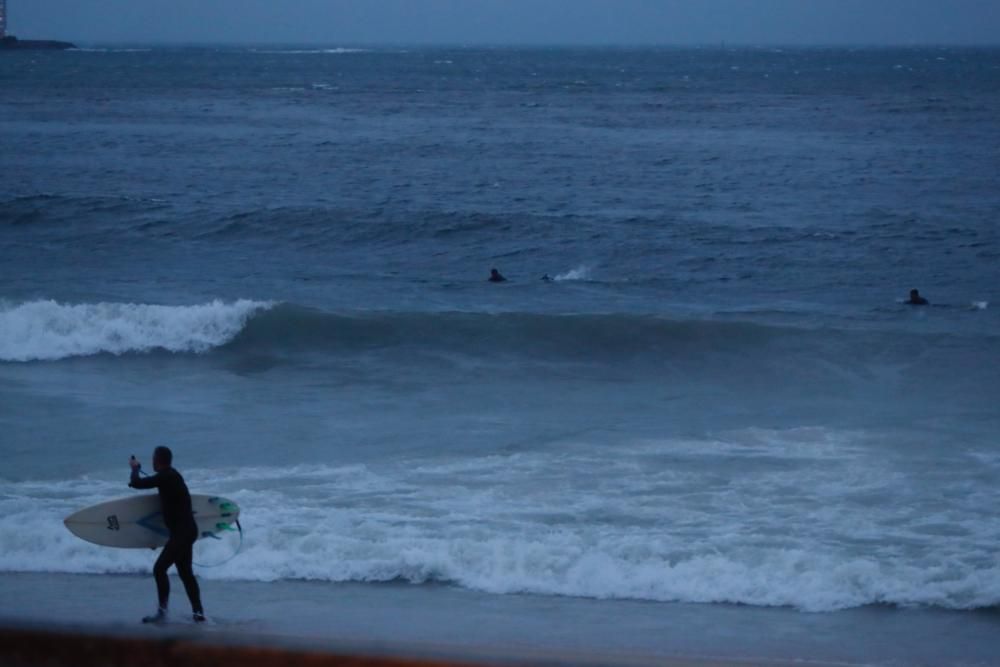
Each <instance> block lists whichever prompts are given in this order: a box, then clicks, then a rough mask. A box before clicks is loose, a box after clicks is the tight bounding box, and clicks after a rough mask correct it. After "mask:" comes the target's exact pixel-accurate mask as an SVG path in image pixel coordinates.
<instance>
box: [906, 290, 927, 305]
mask: <svg viewBox="0 0 1000 667" xmlns="http://www.w3.org/2000/svg"><path fill="white" fill-rule="evenodd" d="M904 303H907V304H909V305H911V306H928V305H930V302H929V301H928V300H927V299H925V298H924V297H922V296H920V292H919V291H918V290H915V289H911V290H910V298H909V299H908V300H907V301H905V302H904Z"/></svg>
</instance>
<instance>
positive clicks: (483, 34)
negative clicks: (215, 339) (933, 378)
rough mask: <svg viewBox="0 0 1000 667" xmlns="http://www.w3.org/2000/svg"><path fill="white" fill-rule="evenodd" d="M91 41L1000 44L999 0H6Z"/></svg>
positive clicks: (50, 31)
mask: <svg viewBox="0 0 1000 667" xmlns="http://www.w3.org/2000/svg"><path fill="white" fill-rule="evenodd" d="M7 3H8V13H9V15H10V20H9V23H10V32H12V33H13V34H16V35H20V36H21V37H24V38H32V37H43V38H55V39H69V40H76V41H80V42H102V41H110V42H195V43H233V42H242V43H258V42H278V43H321V44H361V43H368V44H372V43H375V44H377V43H409V44H425V43H443V44H622V45H628V44H713V43H718V42H721V41H726V42H729V43H751V44H915V43H925V44H926V43H932V44H997V43H1000V0H7Z"/></svg>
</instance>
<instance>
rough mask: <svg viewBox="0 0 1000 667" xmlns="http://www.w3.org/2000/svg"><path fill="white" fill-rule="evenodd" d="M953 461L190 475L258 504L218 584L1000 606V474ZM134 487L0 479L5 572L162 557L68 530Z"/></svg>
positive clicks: (815, 442) (800, 439) (543, 458)
mask: <svg viewBox="0 0 1000 667" xmlns="http://www.w3.org/2000/svg"><path fill="white" fill-rule="evenodd" d="M768 443H772V446H767V445H768ZM838 447H843V450H844V451H843V455H842V456H840V457H838V456H837V448H838ZM726 461H729V462H731V463H732V464H733V465H732V466H729V467H727V466H726V464H725V462H726ZM991 461H992V459H991V460H989V461H988V460H986V459H983V460H981V461H979V463H980V474H981V475H983V476H984V479H985V478H986V477H989V478H990V479H992V478H993V476H995V475H996V474H997V473H998V471H1000V462H997V461H992V462H991ZM945 473H947V471H945V470H935V471H934V472H933V475H934V476H935V477H934V484H930V485H929V484H927V483H926V480H924V481H921V480H916V479H912V478H911V477H910V474H909V473H907V474H903V473H902V472H901V471H900V470H898V469H897V468H895V467H893V466H892V465H889V464H888V463H887V462H886V461H885V460H884V456H883V454H882V452H881V450H875V451H874V452H872V451H869V450H867V449H866V448H865V445H864V440H863V439H859V436H855V435H853V434H851V433H844V432H840V433H836V432H824V431H823V430H822V429H795V430H791V431H785V432H782V431H765V430H754V431H750V432H747V433H746V434H744V435H742V436H741V434H740V433H736V432H734V433H728V434H727V435H726V437H725V438H723V439H720V440H681V441H677V440H671V441H659V442H658V443H657V442H654V441H645V442H642V443H638V444H635V445H628V446H617V447H616V448H615V451H614V452H613V454H612V453H610V452H609V451H608V449H607V448H606V447H599V446H585V445H580V446H576V447H573V448H570V449H561V450H559V451H551V452H543V451H536V452H520V453H516V454H511V455H501V454H491V455H485V456H471V457H468V458H465V459H455V458H454V457H447V458H440V459H437V458H423V459H413V460H399V461H393V462H391V463H381V464H370V465H360V464H354V465H350V466H301V465H300V466H293V467H284V468H272V467H257V468H236V469H227V470H219V471H207V470H191V471H185V475H186V477H187V479H188V482H189V484H190V485H191V488H192V491H194V492H212V493H220V494H223V495H225V496H227V497H230V498H233V499H234V500H236V501H237V502H238V503H240V505H241V507H242V512H243V513H242V517H241V520H242V523H243V526H244V528H245V529H246V535H245V542H244V545H243V550H242V552H241V553H240V555H239V556H238V557H237V558H235V559H233V560H231V561H228V562H225V563H222V561H224V560H225V559H226V558H228V556H229V555H230V554H231V553H232V549H233V548H234V544H233V542H232V540H231V539H230V540H229V541H228V542H223V543H215V542H204V543H199V546H198V550H197V552H196V560H197V561H198V562H202V563H222V564H221V565H220V566H219V567H213V568H208V569H202V570H199V575H200V576H204V577H208V578H214V579H236V580H253V581H275V580H284V579H307V580H321V581H330V582H345V581H362V582H369V581H391V580H397V579H398V580H405V581H410V582H414V583H421V582H427V581H443V582H450V583H454V584H457V585H460V586H463V587H467V588H470V589H475V590H480V591H485V592H490V593H498V594H509V593H537V594H550V595H566V596H581V597H592V598H627V599H640V600H656V601H683V602H727V603H740V604H750V605H765V606H775V605H781V606H791V607H796V608H799V609H802V610H807V611H828V610H836V609H843V608H849V607H855V606H860V605H866V604H877V603H888V604H899V605H935V606H940V607H946V608H954V609H969V608H978V607H987V606H995V605H997V604H1000V565H998V564H997V562H996V559H995V557H994V554H993V545H995V544H996V542H997V540H998V539H1000V521H998V520H997V519H996V517H994V516H993V515H992V514H990V513H989V512H988V511H985V510H983V508H988V507H993V506H995V504H996V502H997V500H998V493H997V491H996V490H995V485H994V484H992V483H991V482H990V481H989V480H988V479H985V481H984V482H983V485H981V486H976V487H975V488H970V487H969V484H970V482H969V481H968V479H966V476H965V475H963V474H961V473H960V472H956V475H957V476H956V477H955V479H954V482H951V481H949V480H950V479H951V478H949V477H948V476H947V475H946V474H945ZM943 474H944V475H945V476H943V477H942V476H941V475H943ZM929 486H930V487H933V491H931V492H930V497H928V496H926V495H924V494H925V492H924V491H923V489H924V488H925V487H929ZM959 491H960V492H959ZM127 493H128V492H127V491H126V490H125V489H124V482H123V480H111V479H101V478H90V479H80V480H70V481H64V482H58V483H45V482H30V481H28V482H3V481H0V571H35V572H81V573H101V572H146V571H148V568H149V564H150V561H151V559H152V556H151V555H150V554H149V553H147V552H141V553H136V552H132V551H118V550H114V549H104V548H101V547H97V546H93V545H90V544H87V543H84V542H81V541H79V540H77V539H76V538H75V537H73V536H72V535H70V534H69V532H68V531H66V530H65V528H64V527H63V526H62V525H61V519H62V517H64V516H65V515H67V514H69V513H70V512H72V511H73V510H75V509H78V508H80V507H83V506H86V505H89V504H93V503H96V502H98V501H100V500H104V499H107V498H112V497H117V496H121V495H126V494H127ZM880 498H885V499H886V501H885V502H883V501H882V500H880Z"/></svg>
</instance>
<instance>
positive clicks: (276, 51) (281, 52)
mask: <svg viewBox="0 0 1000 667" xmlns="http://www.w3.org/2000/svg"><path fill="white" fill-rule="evenodd" d="M252 51H253V53H264V54H271V55H314V54H332V55H339V54H344V53H368V51H369V49H348V48H335V49H270V50H260V49H252Z"/></svg>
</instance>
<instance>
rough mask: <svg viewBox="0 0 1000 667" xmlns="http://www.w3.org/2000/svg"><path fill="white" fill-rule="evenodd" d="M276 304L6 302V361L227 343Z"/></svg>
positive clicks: (2, 328)
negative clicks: (254, 317) (252, 318)
mask: <svg viewBox="0 0 1000 667" xmlns="http://www.w3.org/2000/svg"><path fill="white" fill-rule="evenodd" d="M270 306H271V304H269V303H263V302H260V301H249V300H239V301H235V302H232V303H225V302H222V301H218V300H216V301H212V302H210V303H204V304H199V305H193V306H158V305H149V304H134V303H90V304H75V305H72V304H62V303H58V302H56V301H51V300H44V301H31V302H28V303H21V304H17V305H8V304H0V361H42V360H56V359H65V358H67V357H77V356H88V355H94V354H100V353H110V354H118V355H120V354H125V353H129V352H149V351H151V350H156V349H162V350H167V351H170V352H205V351H207V350H209V349H211V348H213V347H217V346H219V345H223V344H225V343H227V342H229V341H230V340H232V338H233V337H234V336H236V334H237V333H239V332H240V330H241V329H242V328H243V327H244V326H245V324H246V322H247V320H248V319H249V318H250V317H251V316H252V315H254V314H255V313H257V312H258V311H260V310H263V309H266V308H269V307H270Z"/></svg>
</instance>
